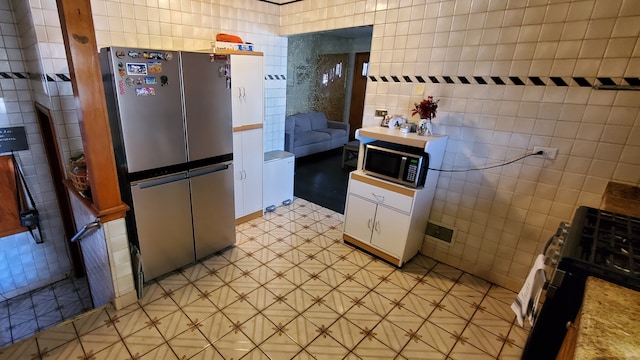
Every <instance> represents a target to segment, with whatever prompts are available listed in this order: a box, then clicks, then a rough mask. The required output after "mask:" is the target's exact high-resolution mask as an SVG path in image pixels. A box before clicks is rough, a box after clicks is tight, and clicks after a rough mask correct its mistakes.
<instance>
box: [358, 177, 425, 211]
mask: <svg viewBox="0 0 640 360" xmlns="http://www.w3.org/2000/svg"><path fill="white" fill-rule="evenodd" d="M365 181H368V179H365ZM370 182H371V183H368V182H362V181H359V180H355V179H354V178H353V177H352V178H351V179H349V192H350V193H351V194H354V195H358V196H361V197H363V198H365V199H368V200H371V201H373V202H375V203H377V204H382V205H385V206H389V207H392V208H394V209H397V210H400V211H404V212H406V213H409V212H411V205H412V204H413V197H412V196H407V195H403V194H400V193H398V192H394V191H392V190H390V189H388V188H383V187H380V186H375V185H373V184H375V183H376V182H377V180H373V179H371V180H370ZM380 185H386V183H382V182H381V183H380ZM403 190H404V189H403ZM408 192H409V193H410V191H408Z"/></svg>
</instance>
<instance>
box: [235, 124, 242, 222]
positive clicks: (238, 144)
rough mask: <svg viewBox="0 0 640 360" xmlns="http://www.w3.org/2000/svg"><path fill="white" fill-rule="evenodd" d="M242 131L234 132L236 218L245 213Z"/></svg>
mask: <svg viewBox="0 0 640 360" xmlns="http://www.w3.org/2000/svg"><path fill="white" fill-rule="evenodd" d="M242 155H243V151H242V132H234V133H233V195H234V203H235V208H236V209H235V213H236V219H237V218H239V217H241V216H242V215H243V214H244V191H243V190H242V187H243V183H244V182H243V181H242V180H243V179H244V165H243V163H242Z"/></svg>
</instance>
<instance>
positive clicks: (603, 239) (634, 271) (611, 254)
mask: <svg viewBox="0 0 640 360" xmlns="http://www.w3.org/2000/svg"><path fill="white" fill-rule="evenodd" d="M561 254H562V255H561V258H560V263H559V265H558V269H565V270H568V271H574V272H582V273H587V274H588V275H590V276H596V277H599V278H602V279H604V280H607V281H610V282H613V283H616V284H619V285H622V286H625V287H629V288H632V289H634V290H637V291H640V219H639V218H635V217H631V216H628V215H622V214H616V213H612V212H609V211H606V210H601V209H594V208H590V207H586V206H581V207H579V208H578V209H577V210H576V214H575V216H574V217H573V221H572V223H571V227H570V228H569V232H568V234H567V236H566V240H565V244H564V248H563V251H562V253H561Z"/></svg>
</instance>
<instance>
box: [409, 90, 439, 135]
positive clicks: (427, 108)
mask: <svg viewBox="0 0 640 360" xmlns="http://www.w3.org/2000/svg"><path fill="white" fill-rule="evenodd" d="M439 101H440V100H439V99H438V100H433V96H431V95H429V96H427V98H426V99H424V100H422V101H420V102H419V103H415V106H414V108H413V110H412V111H411V115H412V116H413V115H416V114H418V115H420V123H419V124H418V128H417V130H416V131H417V133H418V135H433V124H432V123H431V120H433V119H434V118H435V117H436V111H437V109H438V102H439Z"/></svg>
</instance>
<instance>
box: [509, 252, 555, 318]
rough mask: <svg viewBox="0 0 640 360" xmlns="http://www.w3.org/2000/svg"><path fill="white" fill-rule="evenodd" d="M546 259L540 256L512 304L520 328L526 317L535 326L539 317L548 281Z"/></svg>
mask: <svg viewBox="0 0 640 360" xmlns="http://www.w3.org/2000/svg"><path fill="white" fill-rule="evenodd" d="M544 259H545V256H544V255H543V254H540V255H538V257H537V258H536V262H535V263H534V264H533V268H532V269H531V271H530V272H529V275H528V276H527V279H526V280H525V281H524V285H523V286H522V289H521V290H520V292H519V293H518V296H517V297H516V300H515V301H514V302H513V304H511V309H512V310H513V312H514V313H516V317H517V319H518V324H519V325H520V326H523V325H524V318H525V317H526V318H528V319H529V323H530V324H531V325H533V322H534V320H535V317H536V315H537V309H538V302H539V300H540V295H541V294H542V288H543V287H544V283H545V281H547V276H546V274H545V271H544Z"/></svg>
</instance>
